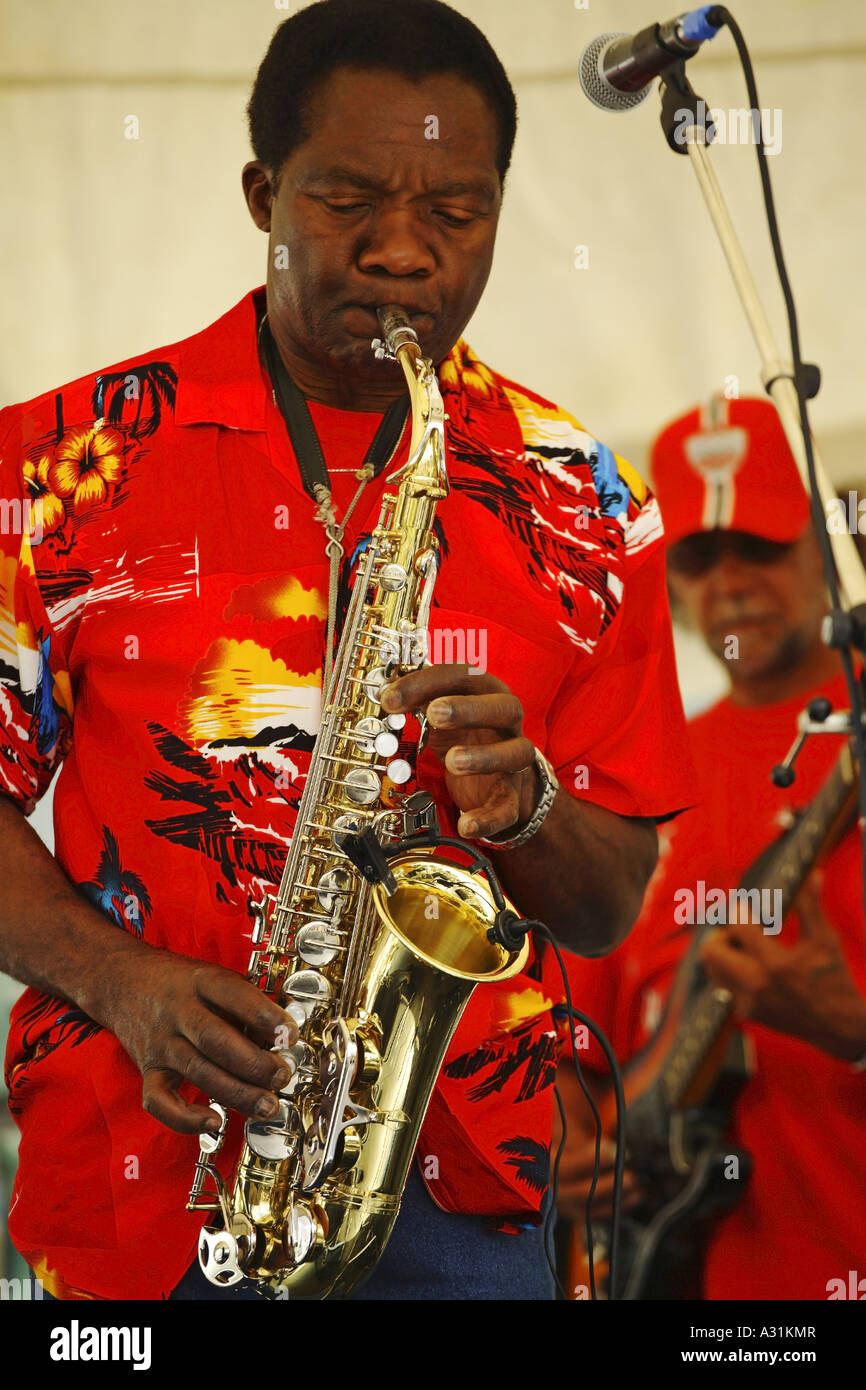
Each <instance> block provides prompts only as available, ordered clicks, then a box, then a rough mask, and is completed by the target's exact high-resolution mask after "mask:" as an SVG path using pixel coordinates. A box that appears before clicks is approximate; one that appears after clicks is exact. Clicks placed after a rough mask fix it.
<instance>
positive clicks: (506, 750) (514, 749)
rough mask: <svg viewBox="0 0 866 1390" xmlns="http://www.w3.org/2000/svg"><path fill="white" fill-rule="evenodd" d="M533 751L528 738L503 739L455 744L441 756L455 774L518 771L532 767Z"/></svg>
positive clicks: (449, 769)
mask: <svg viewBox="0 0 866 1390" xmlns="http://www.w3.org/2000/svg"><path fill="white" fill-rule="evenodd" d="M534 754H535V749H534V747H533V745H532V744H531V743H530V742H529V739H528V738H506V739H503V740H502V741H501V743H473V744H469V745H468V746H465V747H464V746H461V745H460V744H455V746H454V747H453V748H449V749H448V752H447V753H446V755H445V766H446V767H447V769H448V771H449V772H455V773H457V774H461V773H463V774H468V773H476V774H477V773H491V772H522V771H523V769H524V768H527V767H531V766H532V759H533V757H534Z"/></svg>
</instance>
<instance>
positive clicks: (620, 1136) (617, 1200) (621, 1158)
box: [530, 921, 625, 1301]
mask: <svg viewBox="0 0 866 1390" xmlns="http://www.w3.org/2000/svg"><path fill="white" fill-rule="evenodd" d="M530 926H531V929H532V931H533V933H534V934H535V935H537V936H541V937H543V938H544V940H545V941H547V942H549V943H550V946H551V947H552V949H553V954H554V955H555V956H556V960H557V964H558V965H559V969H560V973H561V975H562V983H563V987H564V989H565V1001H566V1010H567V1014H568V1030H569V1034H570V1037H571V1055H572V1058H573V1060H574V1069H575V1073H576V1075H577V1079H578V1082H579V1083H580V1088H581V1090H582V1091H583V1094H584V1095H585V1096H586V1099H587V1102H588V1103H589V1107H590V1110H591V1111H592V1115H593V1119H594V1120H595V1167H594V1170H593V1175H592V1182H591V1183H590V1188H589V1195H588V1197H587V1199H586V1249H587V1258H588V1262H589V1283H590V1297H591V1298H592V1299H596V1298H597V1293H596V1287H595V1267H594V1260H593V1248H592V1246H593V1241H592V1202H593V1198H594V1197H595V1189H596V1187H597V1185H598V1178H599V1170H600V1168H601V1116H600V1115H599V1113H598V1107H597V1106H596V1103H595V1100H594V1098H593V1096H592V1093H591V1092H590V1090H589V1087H588V1086H587V1084H586V1081H585V1080H584V1076H583V1072H582V1071H581V1069H580V1061H579V1059H578V1056H577V1045H576V1043H575V1040H574V1020H575V1019H578V1020H579V1021H580V1022H581V1023H582V1024H583V1025H584V1026H585V1027H586V1028H587V1029H588V1030H589V1032H590V1033H592V1035H593V1037H594V1038H595V1039H596V1041H597V1042H598V1044H599V1046H600V1047H601V1050H602V1052H603V1053H604V1055H605V1058H606V1060H607V1064H608V1066H609V1067H610V1073H611V1080H612V1082H613V1089H614V1095H615V1097H616V1159H615V1161H614V1179H613V1199H612V1211H611V1222H610V1254H609V1261H608V1299H610V1300H611V1301H613V1300H615V1299H616V1298H618V1281H617V1274H618V1264H619V1226H620V1207H621V1204H622V1180H623V1174H624V1171H625V1143H624V1136H625V1092H624V1090H623V1084H622V1073H621V1072H620V1069H619V1065H618V1063H617V1060H616V1057H615V1056H614V1054H613V1048H612V1047H611V1045H610V1043H609V1042H608V1040H607V1038H606V1037H605V1035H604V1033H603V1032H602V1031H601V1029H600V1028H599V1027H598V1025H597V1024H595V1023H594V1022H593V1021H592V1019H591V1018H589V1017H587V1015H586V1014H584V1013H581V1011H580V1009H576V1008H575V1007H574V1004H573V1003H572V1001H571V988H570V986H569V983H568V971H567V970H566V968H565V962H564V961H563V959H562V955H561V953H560V950H559V947H558V946H557V944H556V941H555V939H554V936H553V933H552V932H551V931H550V929H549V927H546V926H545V925H544V923H543V922H535V921H533V922H531V923H530ZM563 1145H564V1130H563V1142H562V1143H560V1146H559V1151H558V1152H557V1155H556V1165H555V1168H556V1169H558V1167H559V1157H560V1153H561V1152H562V1148H563ZM557 1282H558V1281H557Z"/></svg>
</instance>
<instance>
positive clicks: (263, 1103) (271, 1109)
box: [157, 1038, 279, 1119]
mask: <svg viewBox="0 0 866 1390" xmlns="http://www.w3.org/2000/svg"><path fill="white" fill-rule="evenodd" d="M263 1055H264V1054H263ZM268 1060H269V1065H270V1068H271V1071H273V1058H270V1059H268ZM171 1062H172V1067H173V1069H174V1070H175V1071H177V1072H179V1073H180V1075H181V1076H182V1077H184V1079H185V1080H187V1081H191V1082H192V1083H193V1085H194V1086H198V1088H199V1090H201V1091H204V1092H205V1094H206V1095H208V1096H211V1097H212V1098H213V1099H214V1100H216V1101H219V1103H220V1105H225V1106H227V1107H228V1108H230V1109H231V1110H237V1111H239V1112H240V1113H241V1114H242V1115H256V1116H258V1117H259V1118H261V1119H269V1118H271V1117H272V1116H273V1115H276V1113H277V1111H278V1109H279V1103H278V1101H277V1097H276V1096H275V1095H274V1094H273V1092H272V1091H269V1090H264V1089H262V1088H261V1087H259V1086H254V1085H248V1084H247V1083H246V1082H245V1081H242V1080H241V1079H240V1077H238V1076H234V1075H232V1074H231V1073H230V1072H227V1071H224V1070H223V1068H222V1067H219V1066H217V1065H216V1064H215V1063H214V1062H211V1061H210V1060H209V1059H208V1058H207V1057H203V1056H202V1055H201V1053H200V1052H198V1051H197V1050H196V1048H195V1047H193V1045H192V1044H191V1043H189V1042H187V1040H186V1039H185V1038H177V1039H175V1044H174V1047H173V1049H172V1055H171ZM244 1075H248V1072H247V1071H246V1070H245V1071H244ZM157 1118H159V1116H157Z"/></svg>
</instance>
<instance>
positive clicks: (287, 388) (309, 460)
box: [261, 316, 409, 504]
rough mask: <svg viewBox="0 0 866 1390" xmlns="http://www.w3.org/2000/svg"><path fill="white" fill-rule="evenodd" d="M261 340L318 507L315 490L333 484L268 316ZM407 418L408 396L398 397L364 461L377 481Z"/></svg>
mask: <svg viewBox="0 0 866 1390" xmlns="http://www.w3.org/2000/svg"><path fill="white" fill-rule="evenodd" d="M261 336H262V344H263V346H264V350H265V357H266V359H267V364H268V371H269V373H270V377H271V382H272V383H273V387H274V398H275V400H276V403H277V405H278V406H279V409H280V413H281V415H282V417H283V419H284V420H285V422H286V429H287V430H288V432H289V439H290V440H291V443H292V448H293V450H294V452H295V457H296V459H297V460H298V469H299V470H300V474H301V481H302V482H303V484H304V488H305V489H306V491H307V492H308V494H309V495H310V497H311V498H312V499H313V501H314V502H316V503H317V504H318V501H319V499H318V497H317V496H316V487H317V486H322V487H326V488H328V490H329V491H330V480H329V478H328V469H327V466H326V464H325V456H324V454H323V453H322V446H321V444H320V443H319V436H318V435H317V433H316V427H315V425H314V424H313V420H312V416H311V415H310V411H309V407H308V406H307V402H306V399H305V397H304V394H303V392H302V391H300V390H299V389H298V387H297V386H296V385H295V383H294V382H293V381H292V378H291V377H290V376H289V374H288V372H287V371H286V368H285V364H284V362H283V359H282V357H281V356H280V354H279V351H278V349H277V345H276V343H275V342H274V338H273V334H272V333H271V326H270V324H269V322H268V319H267V316H265V318H264V321H263V323H262V328H261ZM408 414H409V393H408V392H406V393H405V395H402V396H399V397H398V398H397V400H396V401H392V403H391V405H389V406H388V409H387V410H386V411H385V415H384V417H383V419H382V421H381V423H380V425H379V428H378V429H377V431H376V434H375V436H374V438H373V442H372V443H371V445H370V447H369V449H368V450H367V453H366V456H365V458H364V461H363V462H364V464H368V463H371V464H372V465H373V477H374V478H375V477H378V475H379V474H380V473H381V471H382V469H383V468H384V467H385V465H386V463H387V462H388V460H389V459H390V458H391V456H392V455H393V453H394V450H395V449H396V447H397V445H398V443H399V442H400V437H401V435H402V433H403V429H404V427H405V424H406V417H407V416H408ZM359 467H360V465H359Z"/></svg>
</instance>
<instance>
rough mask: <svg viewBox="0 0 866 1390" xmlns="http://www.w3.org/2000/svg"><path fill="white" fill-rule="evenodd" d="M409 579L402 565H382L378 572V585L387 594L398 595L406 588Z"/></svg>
mask: <svg viewBox="0 0 866 1390" xmlns="http://www.w3.org/2000/svg"><path fill="white" fill-rule="evenodd" d="M408 579H409V576H408V574H407V573H406V571H405V570H404V568H403V566H402V565H397V564H389V565H383V566H382V568H381V569H380V571H379V583H380V584H381V586H382V588H383V589H385V590H386V591H387V592H388V593H389V594H395V593H398V592H399V590H400V589H404V588H405V587H406V583H407V581H408Z"/></svg>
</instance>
